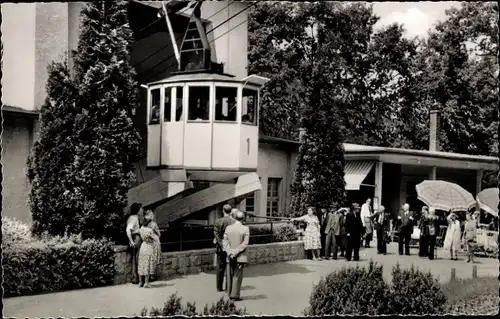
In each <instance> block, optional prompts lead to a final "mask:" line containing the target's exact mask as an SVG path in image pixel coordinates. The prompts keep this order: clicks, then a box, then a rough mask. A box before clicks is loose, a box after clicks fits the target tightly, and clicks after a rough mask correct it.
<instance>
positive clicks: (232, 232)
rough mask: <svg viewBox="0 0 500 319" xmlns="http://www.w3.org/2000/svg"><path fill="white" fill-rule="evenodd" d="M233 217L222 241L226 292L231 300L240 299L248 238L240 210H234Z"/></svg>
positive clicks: (247, 229) (246, 258)
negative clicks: (226, 261)
mask: <svg viewBox="0 0 500 319" xmlns="http://www.w3.org/2000/svg"><path fill="white" fill-rule="evenodd" d="M234 219H235V222H234V223H233V224H231V225H229V226H227V228H226V231H225V232H224V238H223V240H222V242H223V247H224V251H225V252H226V253H227V260H228V267H227V294H228V295H229V298H230V299H231V300H241V298H240V290H241V283H242V281H243V269H244V267H245V265H246V264H247V263H248V256H247V252H246V249H247V247H248V241H249V240H250V229H249V228H248V226H245V225H243V224H242V223H241V222H242V221H243V219H245V214H243V212H242V211H238V212H236V213H235V214H234Z"/></svg>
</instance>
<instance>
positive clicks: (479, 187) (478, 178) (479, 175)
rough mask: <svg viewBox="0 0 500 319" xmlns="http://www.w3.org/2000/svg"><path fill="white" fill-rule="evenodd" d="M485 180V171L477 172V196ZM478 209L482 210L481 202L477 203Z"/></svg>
mask: <svg viewBox="0 0 500 319" xmlns="http://www.w3.org/2000/svg"><path fill="white" fill-rule="evenodd" d="M482 181H483V171H482V170H478V171H477V172H476V196H477V194H479V193H480V192H481V183H482ZM476 210H478V211H480V207H479V203H476Z"/></svg>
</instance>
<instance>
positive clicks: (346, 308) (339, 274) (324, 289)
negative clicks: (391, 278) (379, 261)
mask: <svg viewBox="0 0 500 319" xmlns="http://www.w3.org/2000/svg"><path fill="white" fill-rule="evenodd" d="M382 274H383V273H382V266H377V265H376V264H375V263H374V262H370V265H369V266H368V268H361V267H359V266H356V267H355V268H354V267H351V268H342V269H341V270H339V271H335V272H333V273H331V274H329V275H328V276H327V277H326V278H323V279H321V281H320V282H319V283H318V285H316V286H315V287H314V288H313V292H312V294H311V297H310V306H309V308H307V309H306V310H305V312H304V314H305V315H307V316H322V315H347V314H350V315H354V314H370V315H377V314H386V313H388V310H389V309H388V306H387V300H388V298H389V297H390V290H389V287H388V285H387V284H386V283H385V282H384V279H383V277H382Z"/></svg>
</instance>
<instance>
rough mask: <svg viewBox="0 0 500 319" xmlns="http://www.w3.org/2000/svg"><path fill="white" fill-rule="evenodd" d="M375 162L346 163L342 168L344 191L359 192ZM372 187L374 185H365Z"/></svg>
mask: <svg viewBox="0 0 500 319" xmlns="http://www.w3.org/2000/svg"><path fill="white" fill-rule="evenodd" d="M374 164H375V162H373V161H347V162H346V165H345V167H344V174H345V176H344V179H345V183H346V185H345V189H346V190H348V191H351V190H359V188H360V186H361V185H365V184H363V181H364V179H365V178H366V176H367V175H368V174H369V173H370V170H371V169H372V167H373V165H374ZM366 186H374V185H366Z"/></svg>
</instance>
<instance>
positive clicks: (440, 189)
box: [415, 180, 476, 212]
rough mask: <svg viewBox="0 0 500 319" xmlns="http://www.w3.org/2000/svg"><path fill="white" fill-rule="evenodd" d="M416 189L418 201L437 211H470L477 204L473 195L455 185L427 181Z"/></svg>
mask: <svg viewBox="0 0 500 319" xmlns="http://www.w3.org/2000/svg"><path fill="white" fill-rule="evenodd" d="M415 188H416V190H417V195H418V199H420V200H421V201H422V202H424V203H425V204H426V205H428V206H430V207H433V208H435V209H439V210H445V211H452V212H458V211H468V210H469V209H470V208H471V207H473V206H474V205H475V204H476V201H475V200H474V197H473V196H472V194H471V193H469V192H468V191H466V190H465V189H463V188H462V187H461V186H460V185H457V184H455V183H450V182H445V181H435V180H432V181H431V180H427V181H423V182H422V183H420V184H418V185H417V186H416V187H415Z"/></svg>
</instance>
